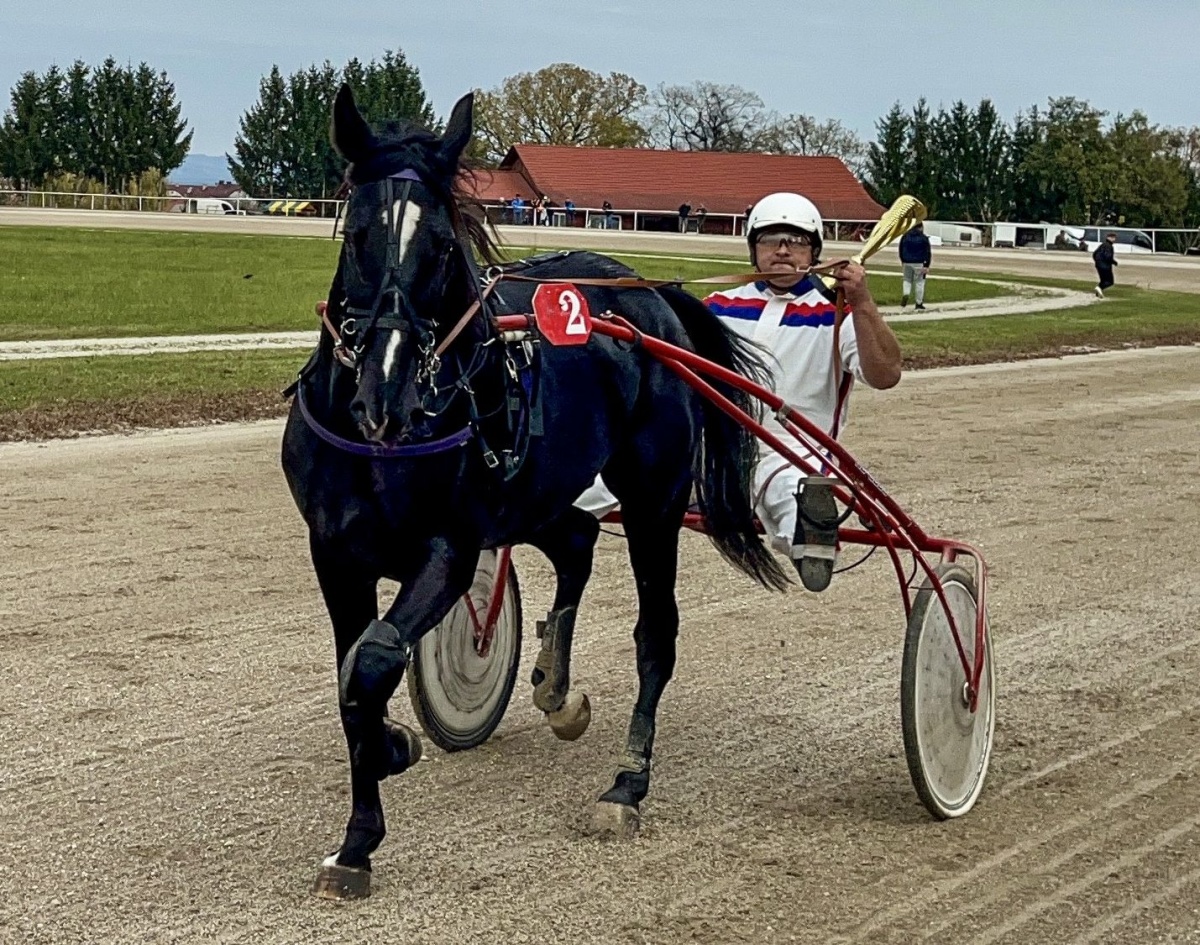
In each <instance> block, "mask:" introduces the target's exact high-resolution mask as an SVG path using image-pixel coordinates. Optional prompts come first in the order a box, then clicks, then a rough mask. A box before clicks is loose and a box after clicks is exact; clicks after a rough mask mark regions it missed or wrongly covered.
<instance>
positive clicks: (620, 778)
mask: <svg viewBox="0 0 1200 945" xmlns="http://www.w3.org/2000/svg"><path fill="white" fill-rule="evenodd" d="M686 501H687V499H686V494H685V495H684V496H683V500H682V504H680V505H679V515H678V520H682V517H683V505H686ZM624 520H625V533H626V536H627V537H628V539H629V559H630V563H631V565H632V566H633V572H634V576H635V578H636V579H637V589H638V620H637V624H636V625H635V627H634V631H633V637H634V642H635V643H636V646H637V668H638V696H637V702H636V703H635V704H634V708H633V715H632V717H631V718H630V720H629V734H628V738H627V739H626V743H625V751H624V752H623V753H622V754H621V756H620V758H619V759H618V762H617V768H616V772H615V774H614V776H613V783H612V787H610V788H609V789H608V790H607V791H605V792H604V793H603V794H602V795H600V798H599V800H598V801H597V802H596V807H595V811H594V814H593V821H592V823H593V827H594V828H595V829H596V830H598V831H600V832H602V833H607V834H612V835H615V836H618V837H632V836H634V835H636V834H637V832H638V830H639V829H640V827H641V803H642V801H643V800H645V799H646V795H647V794H649V792H650V765H651V759H652V756H653V752H654V733H655V726H656V718H657V714H658V704H659V701H660V700H661V698H662V694H663V691H664V690H665V689H666V687H667V683H668V682H670V680H671V677H672V675H674V672H675V654H676V645H675V644H676V638H677V636H678V633H679V607H678V605H677V604H676V601H675V578H676V572H677V568H678V555H679V525H678V521H677V520H676V519H675V518H674V516H664V517H662V518H659V519H658V520H657V521H655V522H653V523H652V524H644V525H643V524H639V522H638V521H637V519H636V516H634V515H631V514H630V513H629V510H628V509H627V510H626V514H625V515H624Z"/></svg>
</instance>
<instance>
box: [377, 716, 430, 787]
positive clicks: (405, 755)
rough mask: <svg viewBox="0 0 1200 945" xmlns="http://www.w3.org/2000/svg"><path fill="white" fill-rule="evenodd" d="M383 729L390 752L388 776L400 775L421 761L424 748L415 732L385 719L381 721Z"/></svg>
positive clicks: (392, 720)
mask: <svg viewBox="0 0 1200 945" xmlns="http://www.w3.org/2000/svg"><path fill="white" fill-rule="evenodd" d="M383 728H384V730H385V731H386V732H387V735H388V742H389V743H390V745H391V750H392V751H391V754H392V757H391V765H390V766H389V768H388V774H400V773H401V772H402V771H407V770H408V769H409V768H411V767H412V766H413V765H415V764H416V763H417V762H418V761H420V760H421V755H422V754H424V751H425V748H424V746H423V745H422V744H421V739H420V736H418V735H417V733H416V732H414V731H413V730H412V729H411V728H409V727H408V726H407V725H402V724H401V723H400V722H397V721H395V720H394V719H391V718H386V717H385V718H384V720H383Z"/></svg>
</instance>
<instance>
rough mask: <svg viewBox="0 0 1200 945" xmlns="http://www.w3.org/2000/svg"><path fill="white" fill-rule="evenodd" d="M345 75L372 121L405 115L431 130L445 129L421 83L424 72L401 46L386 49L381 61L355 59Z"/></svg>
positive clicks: (360, 104) (364, 114)
mask: <svg viewBox="0 0 1200 945" xmlns="http://www.w3.org/2000/svg"><path fill="white" fill-rule="evenodd" d="M343 78H344V81H346V82H347V83H349V85H350V88H351V90H352V91H353V92H354V101H355V103H356V104H357V105H358V108H359V111H360V112H361V113H362V116H363V117H364V118H366V119H367V121H368V122H373V123H375V124H380V123H382V122H386V121H389V120H392V119H395V118H404V119H407V120H409V121H415V122H416V123H417V124H419V125H421V126H423V127H425V128H428V129H430V130H431V131H440V130H441V129H440V128H439V126H438V121H437V115H435V114H434V111H433V104H432V103H431V102H430V101H429V99H428V97H427V96H426V95H425V89H424V87H423V86H422V84H421V73H420V72H419V71H418V70H417V68H416V67H415V66H412V65H409V62H408V59H407V58H405V55H404V53H402V52H400V51H399V50H397V51H396V52H392V51H391V50H388V51H386V52H385V53H384V54H383V59H382V60H381V61H380V62H378V63H376V62H375V61H374V60H372V61H371V62H370V63H368V64H367V66H366V67H365V68H364V67H363V66H362V64H361V63H359V61H358V60H357V59H351V60H350V62H349V63H347V64H346V68H345V69H344V70H343ZM334 91H335V92H336V89H335V90H334Z"/></svg>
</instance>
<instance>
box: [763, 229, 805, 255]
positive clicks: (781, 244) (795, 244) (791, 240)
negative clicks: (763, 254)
mask: <svg viewBox="0 0 1200 945" xmlns="http://www.w3.org/2000/svg"><path fill="white" fill-rule="evenodd" d="M755 245H756V246H765V247H767V248H768V249H786V250H788V251H789V252H792V251H795V250H797V249H800V248H801V247H802V246H812V238H811V237H808V236H805V235H803V234H801V233H764V234H763V235H762V236H760V237H759V238H758V239H757V240H755Z"/></svg>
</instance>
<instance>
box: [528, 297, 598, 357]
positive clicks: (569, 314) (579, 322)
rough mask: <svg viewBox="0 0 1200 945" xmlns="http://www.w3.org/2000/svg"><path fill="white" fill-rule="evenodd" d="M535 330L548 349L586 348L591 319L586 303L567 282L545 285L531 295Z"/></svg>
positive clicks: (589, 335)
mask: <svg viewBox="0 0 1200 945" xmlns="http://www.w3.org/2000/svg"><path fill="white" fill-rule="evenodd" d="M533 314H534V315H535V316H536V317H537V325H538V330H540V331H541V333H542V335H543V336H544V337H545V339H546V340H547V341H548V342H550V344H552V345H583V344H587V340H588V338H590V337H591V335H592V315H591V312H589V311H588V304H587V299H585V298H584V297H583V293H582V292H580V291H579V289H578V288H576V287H575V286H573V285H571V284H570V283H569V282H547V283H545V284H544V285H540V286H538V287H537V291H536V292H534V293H533Z"/></svg>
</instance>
